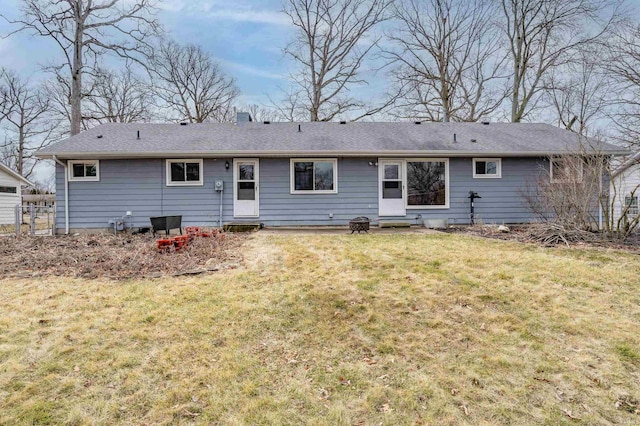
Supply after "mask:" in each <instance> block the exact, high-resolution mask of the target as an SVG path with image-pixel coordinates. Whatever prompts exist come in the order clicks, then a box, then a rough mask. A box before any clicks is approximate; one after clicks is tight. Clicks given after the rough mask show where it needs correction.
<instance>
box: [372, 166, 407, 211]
mask: <svg viewBox="0 0 640 426" xmlns="http://www.w3.org/2000/svg"><path fill="white" fill-rule="evenodd" d="M385 164H397V165H398V166H399V170H398V176H399V181H400V183H401V185H402V198H399V199H398V200H399V203H400V204H402V210H403V212H404V213H402V214H385V213H383V212H382V192H383V188H382V184H383V181H384V166H385ZM405 169H406V162H405V159H404V158H379V159H378V216H380V217H403V216H406V215H407V189H406V187H407V184H406V179H407V174H406V170H405Z"/></svg>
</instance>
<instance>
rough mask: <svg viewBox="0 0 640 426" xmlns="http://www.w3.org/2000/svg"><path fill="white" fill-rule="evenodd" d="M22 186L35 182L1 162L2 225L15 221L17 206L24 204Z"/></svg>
mask: <svg viewBox="0 0 640 426" xmlns="http://www.w3.org/2000/svg"><path fill="white" fill-rule="evenodd" d="M22 186H33V184H32V183H31V182H29V181H28V180H27V179H25V178H23V177H22V176H20V175H19V174H18V173H16V172H14V171H13V170H11V169H10V168H9V167H7V166H5V165H3V164H1V163H0V225H12V224H14V223H15V220H16V216H15V215H16V206H17V205H20V204H22Z"/></svg>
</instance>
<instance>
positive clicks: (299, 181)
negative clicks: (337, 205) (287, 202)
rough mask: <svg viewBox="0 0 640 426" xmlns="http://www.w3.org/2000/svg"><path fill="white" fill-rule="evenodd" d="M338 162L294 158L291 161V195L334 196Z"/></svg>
mask: <svg viewBox="0 0 640 426" xmlns="http://www.w3.org/2000/svg"><path fill="white" fill-rule="evenodd" d="M337 192H338V160H337V159H335V158H329V159H325V158H323V159H306V158H294V159H292V160H291V193H292V194H336V193H337Z"/></svg>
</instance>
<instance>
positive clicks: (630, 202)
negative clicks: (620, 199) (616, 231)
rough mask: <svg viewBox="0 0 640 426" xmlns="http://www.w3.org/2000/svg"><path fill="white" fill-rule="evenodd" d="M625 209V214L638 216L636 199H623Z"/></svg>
mask: <svg viewBox="0 0 640 426" xmlns="http://www.w3.org/2000/svg"><path fill="white" fill-rule="evenodd" d="M624 204H625V208H626V207H628V210H627V214H628V215H631V216H635V215H637V214H638V197H624Z"/></svg>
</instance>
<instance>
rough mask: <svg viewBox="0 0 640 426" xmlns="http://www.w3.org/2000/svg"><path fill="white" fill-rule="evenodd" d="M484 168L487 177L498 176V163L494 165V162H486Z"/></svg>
mask: <svg viewBox="0 0 640 426" xmlns="http://www.w3.org/2000/svg"><path fill="white" fill-rule="evenodd" d="M486 166H487V174H488V175H497V174H498V163H496V162H495V161H487V163H486Z"/></svg>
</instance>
